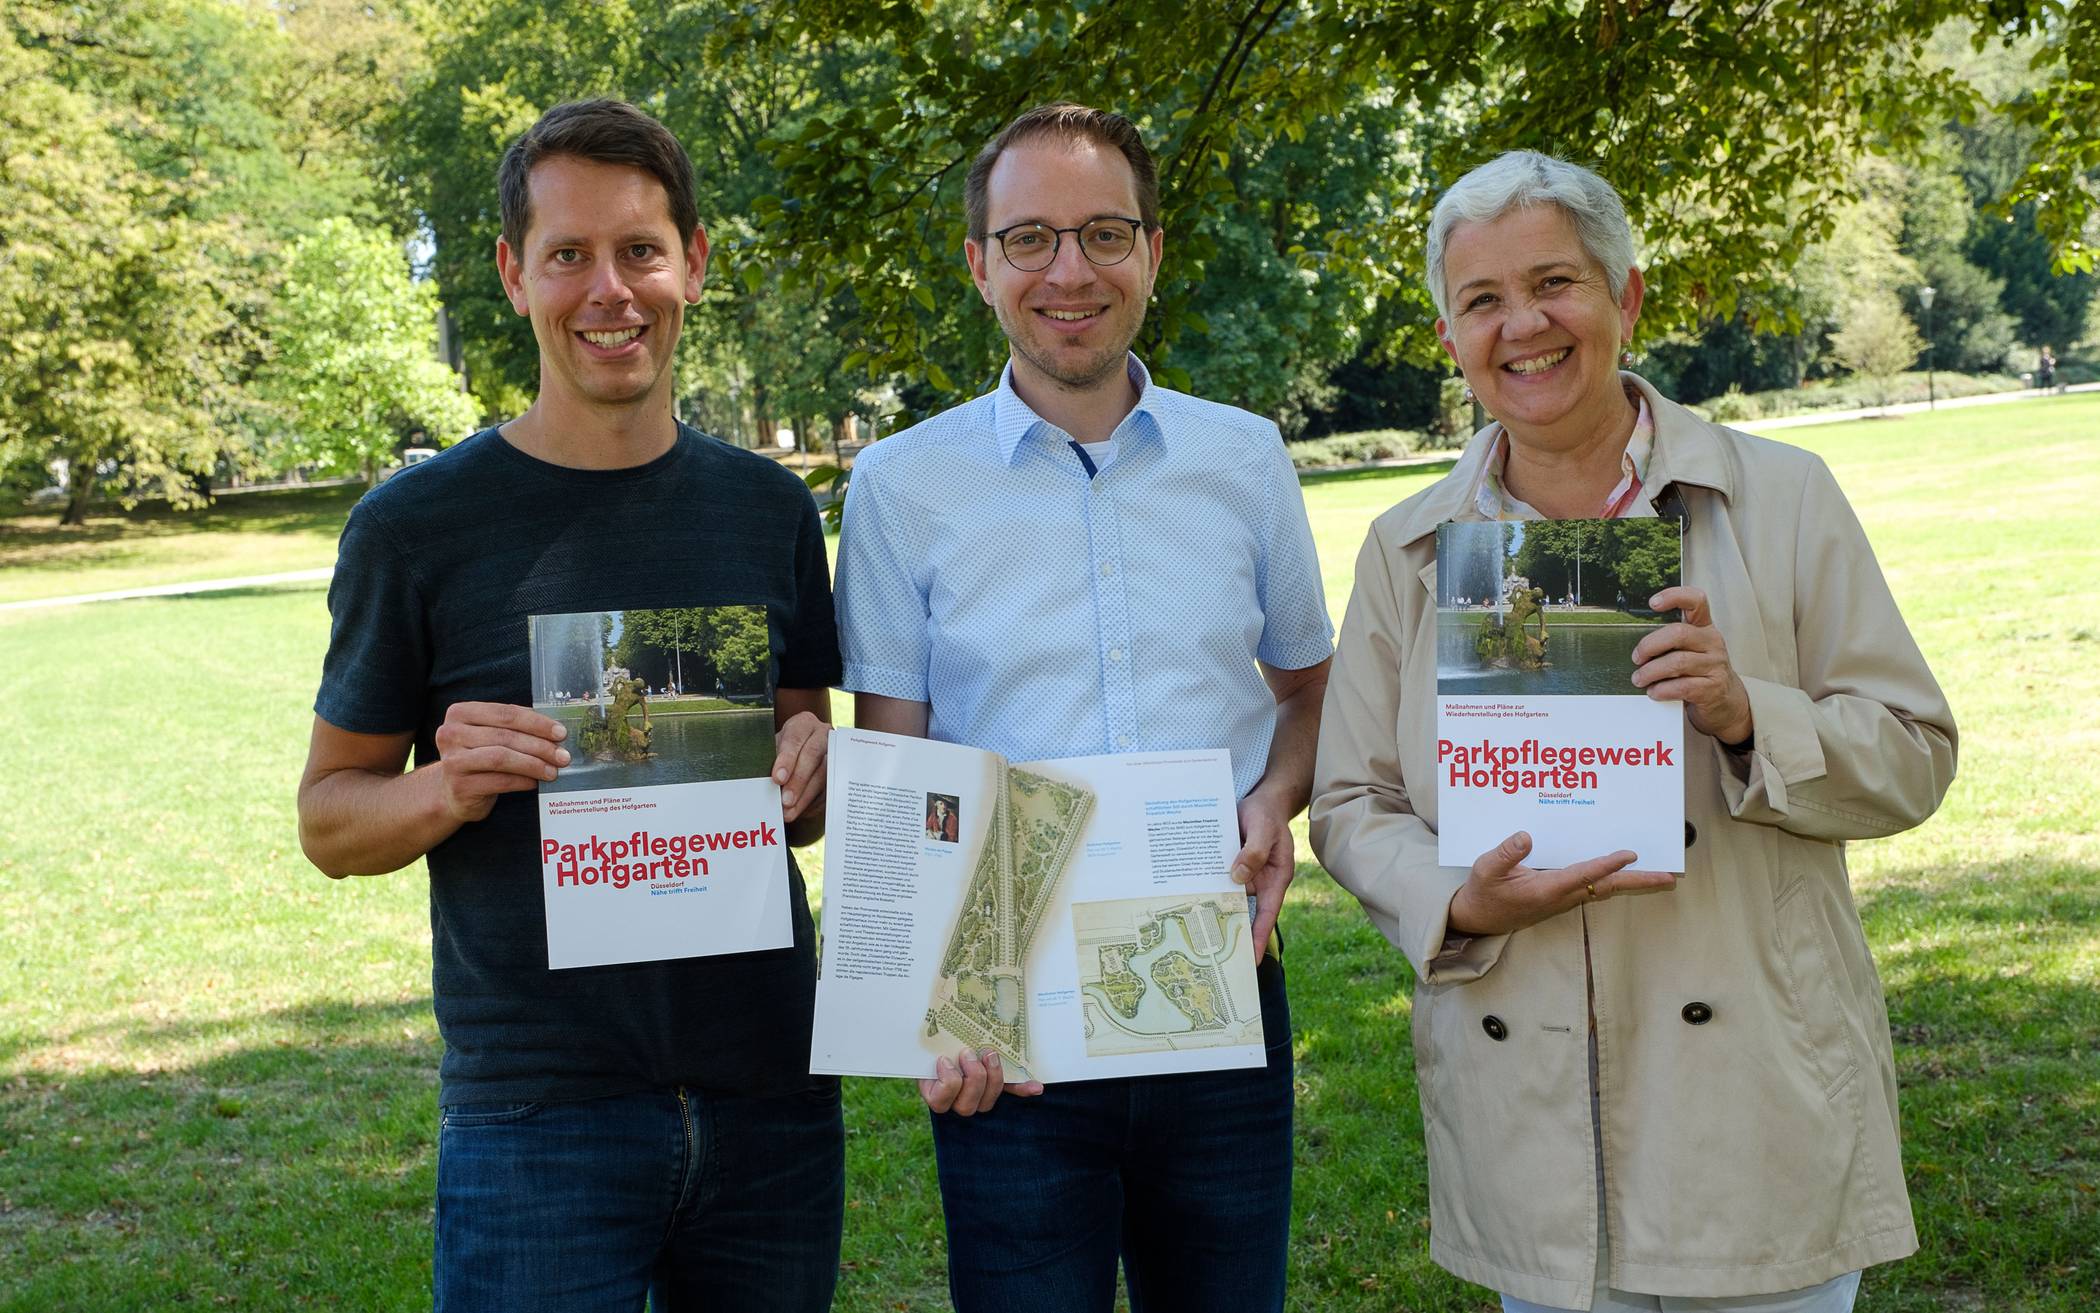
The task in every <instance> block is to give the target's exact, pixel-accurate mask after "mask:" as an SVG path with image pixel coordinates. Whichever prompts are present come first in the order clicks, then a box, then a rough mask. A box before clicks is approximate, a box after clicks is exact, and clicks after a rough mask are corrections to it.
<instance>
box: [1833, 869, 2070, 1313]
mask: <svg viewBox="0 0 2100 1313" xmlns="http://www.w3.org/2000/svg"><path fill="white" fill-rule="evenodd" d="M1859 906H1860V914H1861V919H1862V920H1863V921H1864V923H1865V925H1866V927H1867V935H1868V939H1869V942H1870V943H1872V944H1873V945H1874V947H1875V961H1876V963H1877V965H1878V966H1879V969H1880V972H1881V976H1882V981H1883V984H1884V986H1885V988H1886V991H1887V995H1888V1005H1889V1028H1890V1031H1891V1033H1892V1035H1893V1037H1894V1040H1895V1048H1896V1077H1897V1082H1898V1085H1899V1088H1900V1091H1901V1098H1902V1113H1903V1139H1904V1165H1905V1169H1906V1172H1907V1174H1908V1177H1909V1184H1910V1190H1911V1203H1912V1206H1913V1209H1914V1210H1915V1212H1916V1216H1917V1222H1918V1232H1919V1239H1920V1242H1921V1247H1920V1250H1919V1253H1918V1254H1917V1255H1916V1256H1915V1257H1913V1258H1911V1259H1909V1260H1907V1261H1905V1262H1903V1263H1899V1264H1896V1265H1894V1266H1892V1267H1889V1268H1887V1269H1884V1270H1882V1272H1880V1273H1877V1274H1875V1275H1874V1276H1873V1277H1872V1278H1870V1280H1871V1282H1872V1286H1873V1288H1874V1289H1875V1292H1876V1297H1875V1298H1874V1300H1873V1301H1872V1304H1871V1307H1872V1308H1875V1309H1893V1310H1904V1311H1905V1313H1909V1311H1910V1310H1927V1309H1932V1310H1938V1309H1963V1308H1972V1307H1974V1308H1983V1307H1988V1308H2008V1309H2011V1308H2017V1309H2022V1310H2049V1311H2051V1313H2058V1311H2060V1313H2072V1311H2073V1310H2077V1311H2078V1313H2084V1311H2085V1310H2089V1309H2091V1308H2092V1307H2093V1306H2094V1302H2095V1301H2094V1298H2093V1294H2092V1292H2093V1291H2094V1290H2095V1289H2096V1288H2100V1197H2096V1194H2095V1190H2096V1183H2100V1042H2096V1036H2100V992H2096V991H2095V990H2094V988H2093V986H2092V976H2093V971H2094V967H2095V963H2096V959H2100V869H2096V868H2093V867H2089V866H2081V865H2076V864H2067V863H2052V862H2049V861H2046V860H2023V861H2015V862H2009V863H1993V864H1987V865H1968V866H1946V867H1918V868H1913V869H1911V870H1906V871H1900V872H1895V873H1891V874H1889V875H1886V876H1882V877H1880V878H1878V879H1877V880H1876V881H1875V883H1874V885H1873V887H1872V888H1870V889H1867V890H1864V891H1863V892H1862V893H1861V895H1860V898H1859ZM1979 1292H1984V1293H1979Z"/></svg>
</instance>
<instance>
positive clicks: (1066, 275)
mask: <svg viewBox="0 0 2100 1313" xmlns="http://www.w3.org/2000/svg"><path fill="white" fill-rule="evenodd" d="M985 202H986V204H985V218H986V224H985V226H986V228H987V230H988V231H989V232H1000V231H1002V230H1004V229H1006V228H1009V227H1011V226H1013V225H1015V224H1022V223H1041V224H1046V225H1048V226H1050V227H1053V228H1077V227H1079V226H1080V225H1082V224H1084V223H1086V222H1087V221H1088V220H1089V219H1103V218H1112V217H1120V216H1135V215H1136V214H1138V212H1139V211H1138V200H1137V183H1136V180H1135V178H1134V177H1133V176H1132V174H1131V172H1130V162H1129V161H1128V160H1126V159H1124V158H1123V155H1122V152H1120V151H1118V150H1116V149H1115V148H1113V147H1110V146H1104V145H1102V144H1101V143H1099V142H1096V141H1093V140H1091V139H1088V138H1076V139H1071V140H1065V139H1061V138H1054V137H1053V138H1042V139H1037V140H1034V141H1024V142H1022V143H1020V144H1018V145H1015V146H1010V147H1008V148H1007V149H1006V150H1005V151H1004V152H1003V153H1001V154H1000V156H999V161H998V163H996V164H994V165H993V166H992V172H991V177H990V180H989V184H988V186H987V187H986V189H985ZM1161 249H1162V234H1161V233H1159V232H1158V231H1157V230H1154V231H1152V232H1147V233H1141V234H1139V239H1138V243H1137V249H1136V250H1134V251H1132V252H1131V253H1130V256H1129V258H1127V259H1125V260H1124V261H1123V262H1122V263H1121V264H1114V265H1109V266H1107V267H1105V268H1104V267H1102V266H1100V265H1097V264H1094V263H1092V262H1091V261H1089V260H1088V259H1087V258H1086V256H1084V255H1083V254H1081V253H1080V250H1079V241H1078V238H1077V236H1076V235H1075V234H1073V233H1069V232H1068V233H1065V234H1064V235H1063V237H1062V238H1061V240H1060V241H1059V243H1058V249H1057V258H1056V259H1055V260H1053V261H1051V263H1050V265H1049V267H1048V268H1045V269H1040V270H1037V271H1035V272H1033V273H1029V272H1026V271H1024V270H1020V269H1016V268H1014V267H1013V265H1011V264H1010V263H1008V262H1007V259H1006V256H1005V254H1004V253H1003V252H1002V251H1001V250H1000V248H999V242H998V241H997V239H995V238H992V237H989V236H988V237H986V238H985V239H984V241H982V242H976V241H969V242H965V243H964V244H963V251H964V254H965V255H966V256H967V257H968V259H969V261H970V276H971V277H972V278H973V279H975V280H976V283H977V291H978V294H979V295H981V296H983V297H984V300H985V304H987V305H989V306H991V307H992V310H993V311H994V313H996V314H997V315H998V316H999V327H1000V328H1002V329H1004V330H1005V331H1006V340H1007V342H1008V343H1009V344H1010V345H1011V346H1012V347H1013V359H1014V373H1015V376H1016V382H1017V383H1018V384H1019V385H1020V388H1021V390H1022V391H1023V392H1024V393H1025V392H1026V391H1027V390H1028V387H1029V386H1030V385H1031V384H1033V385H1035V386H1037V387H1061V388H1065V389H1067V390H1071V391H1086V390H1088V389H1091V388H1095V387H1100V386H1103V385H1105V384H1112V383H1114V382H1115V381H1117V380H1119V379H1121V378H1122V377H1123V357H1124V355H1125V354H1126V353H1127V352H1128V351H1129V350H1130V344H1131V342H1132V341H1134V340H1135V339H1136V338H1137V331H1138V327H1139V326H1140V325H1141V324H1143V323H1144V322H1145V300H1146V298H1147V297H1149V296H1151V295H1152V282H1153V279H1154V278H1156V277H1157V276H1158V274H1159V259H1160V253H1161Z"/></svg>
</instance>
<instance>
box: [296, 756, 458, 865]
mask: <svg viewBox="0 0 2100 1313" xmlns="http://www.w3.org/2000/svg"><path fill="white" fill-rule="evenodd" d="M460 824H461V823H460V821H459V820H457V819H456V818H454V817H453V816H452V815H451V814H450V813H449V812H447V811H446V810H445V807H444V802H443V797H442V794H441V792H440V790H439V788H438V778H437V764H436V763H432V764H431V765H428V766H424V767H421V768H419V769H417V770H413V771H409V772H408V773H406V774H398V773H397V774H393V775H383V774H381V773H379V772H377V771H371V770H363V769H359V768H356V767H346V768H343V769H341V770H334V771H329V772H328V773H326V774H323V775H319V776H310V777H308V778H307V779H304V780H302V781H300V784H299V846H300V847H301V848H302V849H304V850H305V852H306V857H307V860H308V861H311V862H312V863H313V864H314V865H315V866H317V867H319V868H320V869H321V870H322V871H323V872H325V873H326V874H327V875H328V876H329V877H330V878H333V879H341V878H342V877H343V876H346V875H384V874H385V873H387V872H389V871H398V870H400V869H401V868H402V867H404V866H407V865H408V864H409V863H411V862H413V861H415V860H416V859H417V858H419V857H421V856H423V854H425V853H427V852H429V851H430V850H431V849H432V848H435V847H437V846H438V845H439V844H440V843H443V842H444V841H445V840H446V839H449V838H451V837H452V835H453V834H454V833H455V832H457V831H458V829H459V827H460Z"/></svg>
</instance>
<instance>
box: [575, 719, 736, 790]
mask: <svg viewBox="0 0 2100 1313" xmlns="http://www.w3.org/2000/svg"><path fill="white" fill-rule="evenodd" d="M539 710H540V711H542V712H544V713H546V714H548V715H553V716H556V717H557V718H558V719H561V720H563V721H566V722H568V723H569V725H570V727H571V734H570V738H571V741H573V740H574V738H575V734H574V727H575V726H576V724H577V723H579V722H580V720H581V717H582V714H583V713H584V711H585V710H586V709H585V708H582V707H563V708H561V709H559V710H558V711H557V710H553V709H550V708H547V707H541V708H539ZM639 719H640V717H639V716H637V717H636V720H637V721H638V720H639ZM649 748H650V750H651V751H652V752H654V753H655V754H656V755H655V756H653V757H651V758H650V759H649V760H647V761H634V762H626V761H582V762H577V763H576V764H574V765H571V766H568V767H565V768H564V769H563V770H562V772H561V774H560V775H559V776H558V777H557V778H555V779H554V780H553V781H552V782H551V783H546V784H542V785H540V788H541V789H542V790H543V791H545V792H548V793H565V792H570V791H574V790H579V789H632V788H638V787H640V786H642V785H648V784H683V783H686V782H688V781H692V780H737V779H753V778H756V777H758V776H761V775H764V774H766V773H767V772H768V771H770V770H772V769H773V709H772V708H771V707H756V708H752V709H749V710H741V709H740V710H736V711H703V712H698V713H692V714H680V715H662V714H653V715H651V716H650V718H649Z"/></svg>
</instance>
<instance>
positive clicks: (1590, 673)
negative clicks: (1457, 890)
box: [1436, 519, 1684, 871]
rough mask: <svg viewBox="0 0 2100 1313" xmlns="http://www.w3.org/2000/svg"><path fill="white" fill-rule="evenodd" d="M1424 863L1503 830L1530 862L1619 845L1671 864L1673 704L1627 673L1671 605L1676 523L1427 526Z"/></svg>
mask: <svg viewBox="0 0 2100 1313" xmlns="http://www.w3.org/2000/svg"><path fill="white" fill-rule="evenodd" d="M1436 547H1437V550H1436V556H1437V567H1436V593H1437V633H1436V637H1437V668H1436V675H1437V682H1436V687H1437V744H1436V779H1437V860H1438V861H1439V862H1441V863H1443V864H1444V865H1447V866H1470V865H1472V863H1473V861H1474V859H1475V858H1477V857H1479V856H1480V854H1482V853H1484V852H1486V851H1487V850H1488V849H1490V848H1492V847H1494V846H1495V845H1496V844H1498V843H1500V842H1502V841H1503V840H1504V839H1506V838H1508V837H1509V836H1510V835H1511V834H1512V833H1514V832H1515V831H1518V830H1524V831H1527V832H1528V833H1529V834H1530V835H1531V838H1532V844H1533V849H1532V855H1531V857H1530V858H1529V859H1528V860H1529V863H1530V864H1531V865H1533V866H1540V867H1546V866H1564V865H1567V864H1568V863H1571V862H1577V861H1583V860H1586V859H1588V858H1591V857H1597V856H1601V855H1603V854H1605V853H1609V852H1615V851H1617V850H1619V849H1622V848H1627V849H1631V850H1633V851H1634V852H1635V853H1637V854H1638V855H1639V856H1638V859H1637V861H1636V863H1635V865H1637V866H1638V867H1640V868H1641V869H1643V870H1650V871H1682V870H1684V767H1683V744H1684V712H1683V708H1682V706H1681V705H1680V704H1678V703H1674V702H1655V701H1653V700H1651V699H1650V698H1649V697H1648V696H1647V695H1646V694H1645V693H1644V692H1643V691H1642V690H1641V689H1639V688H1637V687H1635V686H1634V684H1633V670H1634V665H1633V649H1634V647H1635V645H1637V644H1638V643H1639V642H1640V641H1641V639H1642V637H1644V636H1645V635H1647V634H1648V633H1650V632H1651V631H1653V630H1654V629H1656V628H1658V627H1660V626H1662V625H1664V624H1668V623H1671V622H1672V621H1674V620H1675V619H1676V618H1677V616H1676V613H1675V612H1668V613H1661V614H1658V613H1656V612H1653V611H1649V610H1648V609H1647V603H1648V599H1649V598H1650V597H1652V596H1653V595H1654V594H1655V593H1657V592H1658V591H1660V590H1661V589H1664V588H1668V587H1671V586H1673V585H1675V584H1677V583H1679V582H1681V581H1682V579H1683V577H1684V545H1683V530H1682V528H1681V526H1680V525H1679V523H1678V521H1676V520H1675V519H1623V520H1530V521H1508V520H1505V521H1479V522H1466V523H1459V522H1453V523H1448V524H1444V525H1440V526H1439V527H1438V528H1437V536H1436Z"/></svg>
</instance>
